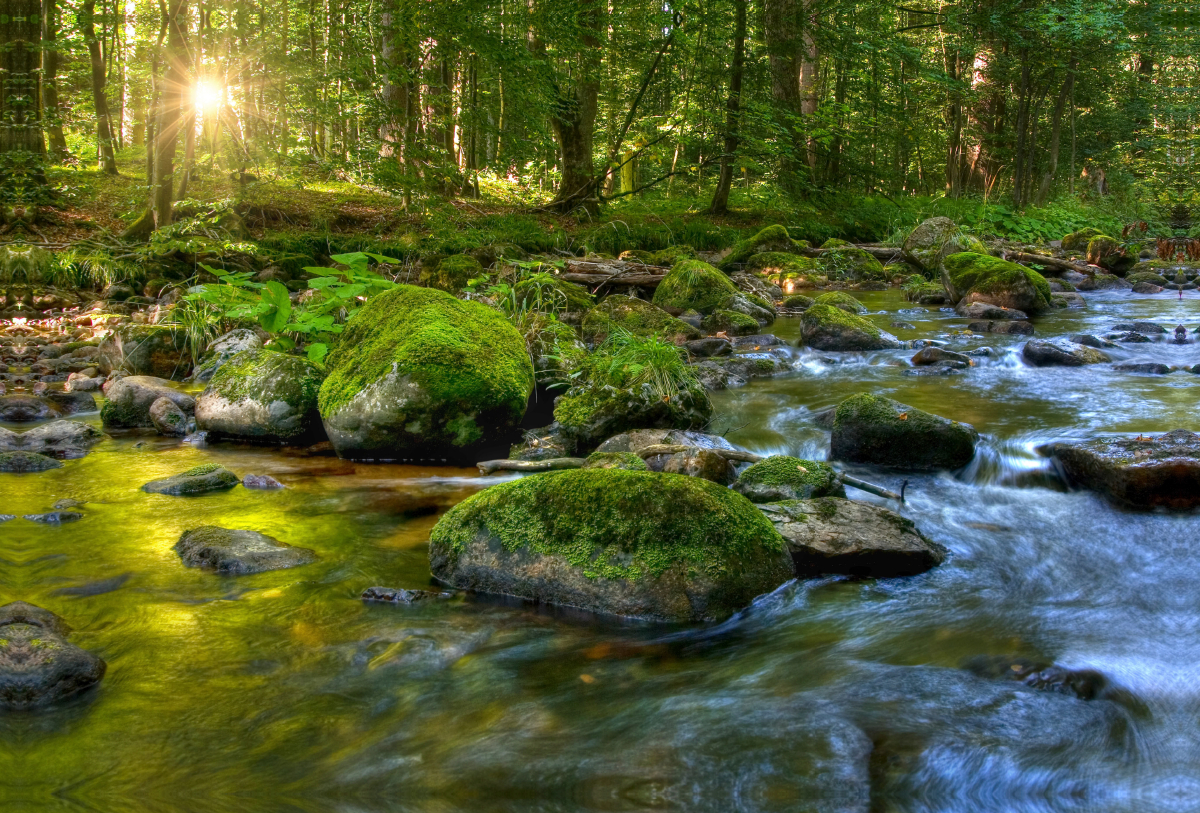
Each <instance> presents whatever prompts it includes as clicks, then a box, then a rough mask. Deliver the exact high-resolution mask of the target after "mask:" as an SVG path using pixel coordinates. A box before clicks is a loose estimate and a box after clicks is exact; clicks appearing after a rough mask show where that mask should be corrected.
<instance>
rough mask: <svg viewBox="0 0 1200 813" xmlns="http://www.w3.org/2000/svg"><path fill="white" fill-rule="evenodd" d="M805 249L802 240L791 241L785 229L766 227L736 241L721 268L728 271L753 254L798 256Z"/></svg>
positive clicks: (781, 227) (806, 245)
mask: <svg viewBox="0 0 1200 813" xmlns="http://www.w3.org/2000/svg"><path fill="white" fill-rule="evenodd" d="M806 248H808V243H806V242H804V241H803V240H793V239H792V238H791V237H790V236H789V235H788V231H787V228H786V227H784V226H767V227H766V228H765V229H763V230H761V231H760V232H758V234H755V235H754V236H753V237H751V238H749V239H746V240H740V241H738V243H737V244H735V245H734V247H733V250H732V251H730V252H729V254H727V255H726V256H725V259H724V260H722V261H721V268H722V269H723V270H726V271H728V270H730V269H732V268H735V267H737V266H739V265H741V264H743V263H745V262H746V261H748V260H749V259H750V258H751V257H753V256H754V255H755V254H765V253H767V252H780V253H785V254H799V253H800V252H801V251H803V250H804V249H806Z"/></svg>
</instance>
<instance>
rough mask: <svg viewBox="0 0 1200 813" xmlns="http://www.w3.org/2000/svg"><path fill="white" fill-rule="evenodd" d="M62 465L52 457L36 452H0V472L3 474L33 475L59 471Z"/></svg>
mask: <svg viewBox="0 0 1200 813" xmlns="http://www.w3.org/2000/svg"><path fill="white" fill-rule="evenodd" d="M62 465H63V464H62V463H60V462H59V461H57V460H55V459H54V458H53V457H46V455H43V454H37V453H36V452H0V472H3V473H5V474H33V473H36V472H39V471H49V470H50V469H61V468H62Z"/></svg>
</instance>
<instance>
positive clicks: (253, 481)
mask: <svg viewBox="0 0 1200 813" xmlns="http://www.w3.org/2000/svg"><path fill="white" fill-rule="evenodd" d="M242 485H243V486H245V487H246V488H261V489H278V488H287V486H285V485H284V484H283V483H281V482H279V481H278V480H276V479H275V478H274V477H271V476H270V475H268V474H247V475H246V476H245V477H243V478H242Z"/></svg>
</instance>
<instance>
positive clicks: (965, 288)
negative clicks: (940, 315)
mask: <svg viewBox="0 0 1200 813" xmlns="http://www.w3.org/2000/svg"><path fill="white" fill-rule="evenodd" d="M945 267H946V272H947V273H948V274H949V276H950V282H951V283H952V284H953V285H954V288H955V290H956V291H957V292H958V294H959V295H962V296H965V295H966V294H968V293H971V292H972V291H974V292H978V293H981V294H1002V293H1005V292H1008V291H1013V290H1019V289H1021V288H1023V287H1025V286H1026V285H1031V286H1033V288H1034V289H1035V290H1036V291H1037V294H1038V298H1039V299H1040V300H1041V301H1042V303H1043V307H1049V305H1050V293H1051V291H1050V283H1048V282H1046V278H1045V277H1043V276H1042V275H1041V274H1039V273H1038V272H1036V271H1033V270H1031V269H1029V268H1025V267H1024V266H1021V265H1017V264H1016V263H1010V262H1008V261H1007V260H1002V259H1000V258H999V257H992V256H990V255H987V254H974V253H972V252H967V251H964V252H960V253H958V254H951V255H950V256H949V257H947V258H946V260H945Z"/></svg>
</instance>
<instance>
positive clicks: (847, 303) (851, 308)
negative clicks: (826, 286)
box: [813, 291, 867, 314]
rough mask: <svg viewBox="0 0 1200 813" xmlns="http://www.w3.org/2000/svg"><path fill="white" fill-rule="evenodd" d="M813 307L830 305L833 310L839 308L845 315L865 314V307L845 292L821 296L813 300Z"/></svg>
mask: <svg viewBox="0 0 1200 813" xmlns="http://www.w3.org/2000/svg"><path fill="white" fill-rule="evenodd" d="M813 304H815V305H832V306H833V307H835V308H840V309H841V310H844V311H845V312H846V313H854V314H864V313H866V312H867V306H866V305H864V304H863V303H861V302H859V301H858V300H857V299H855V298H854V297H852V296H850V294H848V293H846V292H845V291H830V292H829V293H827V294H821V295H820V296H818V297H817V298H816V299H814V300H813Z"/></svg>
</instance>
